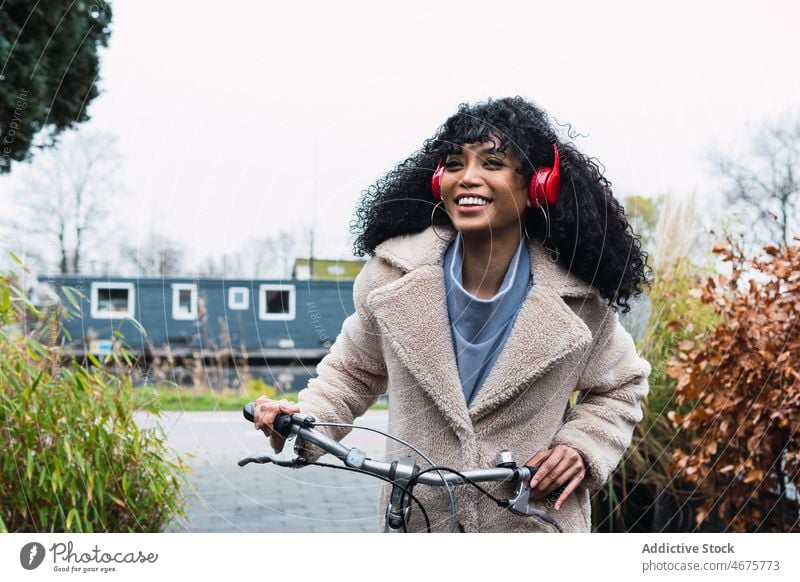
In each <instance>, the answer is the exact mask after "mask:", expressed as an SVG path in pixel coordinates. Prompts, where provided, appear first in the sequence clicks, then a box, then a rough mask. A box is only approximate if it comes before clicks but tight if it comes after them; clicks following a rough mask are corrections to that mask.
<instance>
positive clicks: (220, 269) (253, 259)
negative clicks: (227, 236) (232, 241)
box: [197, 230, 308, 279]
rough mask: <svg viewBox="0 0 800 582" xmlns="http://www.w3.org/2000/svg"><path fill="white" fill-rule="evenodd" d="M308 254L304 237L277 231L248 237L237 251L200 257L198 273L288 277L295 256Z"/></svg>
mask: <svg viewBox="0 0 800 582" xmlns="http://www.w3.org/2000/svg"><path fill="white" fill-rule="evenodd" d="M305 256H308V248H307V241H306V239H305V237H303V236H301V235H297V234H293V233H291V232H288V231H285V230H280V231H277V232H275V233H274V234H271V235H268V236H264V237H260V238H253V239H250V240H249V241H248V242H247V243H245V244H243V245H242V246H241V247H240V248H239V249H238V250H237V251H235V252H233V253H230V254H228V253H226V254H223V255H221V256H219V257H217V258H212V257H207V258H205V259H203V260H202V261H201V263H200V266H199V267H198V268H197V275H199V276H207V277H222V276H224V277H228V278H234V277H238V278H243V279H289V278H290V277H291V276H292V269H293V268H294V262H295V259H296V258H298V257H305Z"/></svg>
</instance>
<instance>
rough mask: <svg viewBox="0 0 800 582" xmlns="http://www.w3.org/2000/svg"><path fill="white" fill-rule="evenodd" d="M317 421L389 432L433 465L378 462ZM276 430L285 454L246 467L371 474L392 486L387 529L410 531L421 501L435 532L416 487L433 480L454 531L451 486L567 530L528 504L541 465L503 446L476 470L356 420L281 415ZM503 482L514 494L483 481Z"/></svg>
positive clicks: (247, 412) (249, 410)
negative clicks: (494, 490) (320, 453)
mask: <svg viewBox="0 0 800 582" xmlns="http://www.w3.org/2000/svg"><path fill="white" fill-rule="evenodd" d="M242 413H243V414H244V417H245V419H247V420H248V421H250V422H254V403H252V402H251V403H249V404H247V405H245V406H244V409H243V411H242ZM317 426H328V427H349V428H354V429H361V430H369V431H372V432H377V433H379V434H382V435H384V436H385V437H387V438H391V439H393V440H396V441H397V442H399V443H401V444H403V445H404V446H406V447H408V448H410V449H411V450H413V451H414V452H416V453H417V454H418V455H419V456H420V457H421V458H422V459H425V461H426V462H427V463H429V464H430V465H431V466H430V467H428V468H426V469H422V468H420V467H419V466H418V465H417V463H416V461H415V460H414V459H413V458H411V457H400V458H399V459H396V460H392V461H390V462H387V461H375V460H373V459H370V458H368V457H367V455H366V453H364V451H362V450H361V449H358V448H357V447H352V448H348V447H346V446H344V445H342V444H341V443H339V442H337V441H335V440H333V439H332V438H330V437H328V436H326V435H324V434H323V433H321V432H319V431H317V430H315V427H317ZM273 428H274V430H275V431H276V432H278V433H279V434H280V435H282V436H283V437H284V438H285V439H286V441H285V443H284V445H283V448H282V449H281V451H280V452H279V453H269V454H266V455H261V456H250V457H245V458H244V459H241V460H240V461H239V463H238V464H239V466H240V467H244V466H245V465H248V464H250V463H257V464H265V463H273V464H275V465H278V466H280V467H302V466H306V465H317V466H322V467H328V468H333V469H344V470H348V471H354V472H358V473H363V474H367V475H371V476H373V477H376V478H378V479H382V480H383V481H386V482H388V483H390V484H391V485H392V490H391V493H390V495H389V500H388V503H387V507H386V524H385V527H384V533H406V532H408V520H409V517H410V514H411V507H412V503H416V505H417V507H418V508H419V509H420V512H421V513H422V516H423V518H424V520H425V524H426V530H427V531H428V532H429V533H430V532H431V527H430V520H429V519H428V514H427V512H426V511H425V508H424V506H423V505H422V503H420V502H419V500H418V499H417V498H416V497H415V496H414V494H413V489H414V487H415V486H416V485H418V484H422V485H430V486H435V487H445V488H446V489H447V492H448V496H449V499H450V531H455V515H456V507H455V500H454V498H453V495H452V491H451V490H450V487H451V486H459V485H471V486H473V487H475V488H476V489H477V490H478V491H480V492H481V493H482V494H484V495H486V496H487V497H489V498H490V499H492V501H494V502H495V503H496V504H497V505H498V506H499V507H503V508H506V509H508V510H509V511H510V512H511V513H513V514H515V515H517V516H520V517H528V518H535V519H538V520H539V521H540V522H541V523H543V524H545V525H546V526H547V527H549V528H551V529H552V530H554V531H557V532H559V533H563V530H562V528H561V526H560V525H559V524H558V522H557V521H556V520H555V519H553V518H552V517H551V516H550V515H549V514H547V513H546V512H545V511H542V510H540V509H537V508H535V507H531V506H530V505H529V504H528V498H529V495H530V481H531V479H532V478H533V476H534V474H535V473H536V468H535V467H529V466H522V467H520V466H518V465H517V464H516V462H515V461H514V459H513V456H512V454H511V453H510V452H509V451H500V452H499V453H498V454H497V464H496V466H495V467H492V468H485V469H471V470H467V471H463V472H460V471H457V470H454V469H451V468H449V467H442V466H436V465H435V464H434V463H433V462H432V461H431V460H430V459H428V457H427V456H426V455H425V454H423V453H422V452H421V451H419V450H417V449H416V448H415V447H414V446H412V445H410V444H409V443H406V442H405V441H403V440H401V439H399V438H397V437H394V436H392V435H390V434H388V433H385V432H383V431H380V430H377V429H374V428H369V427H364V426H358V425H354V424H340V423H319V422H317V421H316V419H314V418H313V417H311V416H309V415H307V414H302V413H295V414H291V415H290V414H279V415H278V416H277V417H276V419H275V422H274V424H273ZM302 441H305V442H307V443H311V444H313V445H316V446H318V447H320V448H321V449H322V450H324V451H325V452H327V453H330V454H332V455H333V456H335V457H336V458H338V459H339V460H340V461H342V462H343V463H344V466H339V465H332V464H329V463H320V462H318V461H309V460H307V459H305V458H304V457H303V456H302V455H301V453H302V450H303V449H302V445H301V442H302ZM486 482H502V483H512V484H513V485H514V487H515V489H514V494H513V496H512V497H510V498H508V499H504V498H497V497H495V496H493V495H492V494H491V493H489V492H488V491H486V490H485V489H484V488H482V487H481V486H480V485H478V483H486ZM564 488H565V486H564V485H562V486H561V487H559V488H558V489H556V490H555V491H553V492H551V493H550V494H549V495H548V499H549V500H551V501H553V502H554V501H555V500H556V499H558V497H559V496H560V495H561V493H562V492H563V491H564Z"/></svg>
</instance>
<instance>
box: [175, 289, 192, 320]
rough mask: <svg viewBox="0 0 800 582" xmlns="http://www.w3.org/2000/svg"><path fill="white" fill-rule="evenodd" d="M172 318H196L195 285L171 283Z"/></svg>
mask: <svg viewBox="0 0 800 582" xmlns="http://www.w3.org/2000/svg"><path fill="white" fill-rule="evenodd" d="M172 319H197V285H195V284H194V283H173V284H172Z"/></svg>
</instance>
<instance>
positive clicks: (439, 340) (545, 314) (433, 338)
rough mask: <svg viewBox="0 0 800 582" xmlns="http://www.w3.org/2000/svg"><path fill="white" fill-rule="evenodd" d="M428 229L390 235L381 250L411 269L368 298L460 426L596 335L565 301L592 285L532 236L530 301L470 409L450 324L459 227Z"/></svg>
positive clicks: (409, 364)
mask: <svg viewBox="0 0 800 582" xmlns="http://www.w3.org/2000/svg"><path fill="white" fill-rule="evenodd" d="M437 232H438V235H439V236H441V238H439V236H437V235H436V233H433V230H432V229H430V228H428V229H427V230H425V231H423V232H421V233H419V234H416V235H405V236H402V237H398V238H396V239H390V240H388V241H385V242H384V243H382V244H381V245H379V246H378V248H377V249H376V254H377V255H378V256H381V257H382V258H384V259H385V260H387V261H389V262H390V263H392V264H394V265H395V266H396V267H399V268H401V269H402V270H403V271H406V274H405V275H404V276H403V277H400V278H399V279H397V280H395V281H393V282H391V283H389V284H387V285H384V286H382V287H378V288H377V289H374V290H373V291H372V292H371V293H370V294H369V295H368V297H367V302H368V303H369V305H370V307H371V309H372V310H373V313H374V315H375V319H376V321H377V322H378V323H379V325H380V327H381V330H382V332H383V333H384V334H385V335H386V336H387V337H388V338H389V342H390V345H391V349H392V350H393V351H394V352H395V353H397V355H398V357H399V358H400V359H401V361H402V363H403V364H404V365H405V366H406V368H407V369H408V370H409V371H410V372H411V373H412V374H413V375H414V377H415V378H416V380H417V381H418V383H419V387H420V389H421V390H423V391H424V392H425V393H426V394H427V395H428V396H429V397H430V398H431V400H432V401H433V402H434V403H435V404H436V405H437V407H438V408H439V409H440V411H441V413H442V415H444V417H445V418H447V419H448V421H449V422H450V424H451V425H452V426H453V428H455V429H456V430H457V431H459V432H467V433H471V432H472V431H473V423H474V422H475V421H477V420H478V419H479V418H481V417H483V416H485V415H487V414H488V413H490V412H491V411H492V410H494V409H496V408H497V407H499V406H502V405H503V404H505V403H507V402H509V401H510V400H512V399H513V398H515V397H516V396H518V395H519V394H520V393H521V392H522V391H523V390H525V389H526V388H527V387H529V386H530V383H531V382H532V381H534V380H535V379H536V378H538V377H540V376H541V375H542V374H544V373H545V372H546V371H547V370H548V369H549V368H550V367H551V366H553V365H554V364H556V363H557V362H558V361H560V360H561V359H563V358H564V357H566V356H567V355H568V354H569V353H571V352H572V351H574V350H577V349H580V348H583V347H585V346H586V345H587V344H588V343H589V341H591V337H592V335H591V332H590V331H589V328H588V327H587V326H586V324H585V323H584V322H583V320H582V319H581V318H580V317H578V316H577V315H576V314H575V313H573V311H572V310H571V309H570V308H569V307H568V306H567V304H566V303H565V302H564V301H563V300H562V297H564V296H585V295H588V294H589V293H591V288H590V287H589V286H588V285H586V284H585V283H584V282H583V281H581V280H579V279H578V278H577V277H575V276H573V275H571V274H570V273H568V272H566V270H564V269H563V268H562V267H560V266H558V265H555V264H553V263H551V262H550V261H549V260H548V259H547V254H548V253H547V251H546V250H545V249H544V248H543V247H542V246H541V244H540V243H538V242H534V241H530V242H529V244H528V247H529V251H530V256H531V268H532V271H533V277H534V286H533V288H532V289H531V291H530V292H529V293H528V296H527V297H526V299H525V301H524V302H523V304H522V306H521V308H520V312H519V315H518V316H517V319H516V321H515V323H514V327H513V328H512V331H511V334H510V336H509V338H508V340H507V341H506V344H505V347H504V348H503V352H502V353H501V355H500V357H499V358H498V360H497V361H496V362H495V364H494V367H493V368H492V371H491V372H490V374H489V376H488V377H487V379H486V381H485V382H484V385H483V386H482V388H481V390H480V392H479V393H478V396H477V397H476V399H475V401H474V402H473V404H472V407H471V408H470V409H467V406H466V402H465V400H464V395H463V391H462V388H461V381H460V379H459V376H458V368H457V364H456V358H455V349H454V347H453V340H452V335H451V331H450V319H449V316H448V313H447V302H446V298H445V286H444V272H443V270H442V260H443V257H444V252H445V250H446V249H447V247H448V246H449V244H450V242H451V241H452V239H453V237H454V236H455V232H454V231H453V230H447V229H443V228H439V227H437Z"/></svg>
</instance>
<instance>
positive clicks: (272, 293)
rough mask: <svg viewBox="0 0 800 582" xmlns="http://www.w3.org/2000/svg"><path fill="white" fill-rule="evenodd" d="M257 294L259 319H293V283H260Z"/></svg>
mask: <svg viewBox="0 0 800 582" xmlns="http://www.w3.org/2000/svg"><path fill="white" fill-rule="evenodd" d="M258 294H259V300H258V303H259V310H258V315H259V318H260V319H267V320H269V319H284V320H286V319H294V313H295V297H294V296H295V289H294V285H261V286H260V287H259V292H258Z"/></svg>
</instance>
